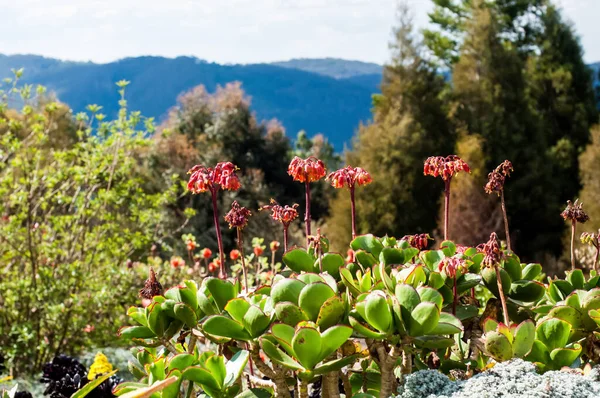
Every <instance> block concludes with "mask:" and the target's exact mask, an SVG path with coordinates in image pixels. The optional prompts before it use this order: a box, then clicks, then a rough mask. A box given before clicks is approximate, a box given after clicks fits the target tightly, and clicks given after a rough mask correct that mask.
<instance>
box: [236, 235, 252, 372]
mask: <svg viewBox="0 0 600 398" xmlns="http://www.w3.org/2000/svg"><path fill="white" fill-rule="evenodd" d="M237 241H238V250H239V251H240V259H241V260H242V272H243V273H244V290H245V291H246V294H248V272H247V271H246V259H245V258H244V240H243V237H242V229H241V228H237ZM251 361H252V360H251ZM250 369H252V364H250ZM252 374H254V373H252Z"/></svg>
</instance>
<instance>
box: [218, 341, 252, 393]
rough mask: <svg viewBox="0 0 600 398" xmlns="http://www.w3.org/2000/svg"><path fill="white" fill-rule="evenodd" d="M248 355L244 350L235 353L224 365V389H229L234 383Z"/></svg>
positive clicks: (240, 373)
mask: <svg viewBox="0 0 600 398" xmlns="http://www.w3.org/2000/svg"><path fill="white" fill-rule="evenodd" d="M248 358H249V353H248V351H246V350H241V351H238V352H236V353H235V355H234V356H233V357H231V359H230V360H229V361H228V362H227V365H225V369H226V374H227V376H226V377H225V383H224V387H225V388H229V387H231V386H232V385H233V383H235V382H236V381H237V380H238V379H239V378H240V376H241V375H242V373H244V368H245V367H246V364H247V363H248Z"/></svg>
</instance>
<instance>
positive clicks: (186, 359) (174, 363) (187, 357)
mask: <svg viewBox="0 0 600 398" xmlns="http://www.w3.org/2000/svg"><path fill="white" fill-rule="evenodd" d="M195 361H196V357H195V356H194V355H192V354H186V353H181V354H177V355H175V356H174V357H173V358H171V360H170V361H169V371H171V370H173V369H178V370H184V369H185V368H187V367H188V366H192V365H193V364H194V362H195Z"/></svg>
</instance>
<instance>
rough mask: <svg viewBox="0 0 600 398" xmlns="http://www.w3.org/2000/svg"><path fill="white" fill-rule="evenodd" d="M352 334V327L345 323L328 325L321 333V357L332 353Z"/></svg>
mask: <svg viewBox="0 0 600 398" xmlns="http://www.w3.org/2000/svg"><path fill="white" fill-rule="evenodd" d="M350 336H352V328H351V327H350V326H346V325H337V326H333V327H330V328H329V329H327V330H326V331H325V332H324V333H321V341H322V346H321V353H320V355H319V356H320V357H321V358H322V359H324V358H327V357H328V356H329V355H331V354H333V353H334V352H335V351H336V350H337V349H338V348H340V347H341V346H342V344H344V343H345V342H346V341H347V340H348V339H349V338H350Z"/></svg>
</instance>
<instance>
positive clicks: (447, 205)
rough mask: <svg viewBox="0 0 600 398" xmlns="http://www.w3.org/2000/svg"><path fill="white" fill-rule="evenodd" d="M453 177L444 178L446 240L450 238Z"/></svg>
mask: <svg viewBox="0 0 600 398" xmlns="http://www.w3.org/2000/svg"><path fill="white" fill-rule="evenodd" d="M451 181H452V178H451V177H450V178H448V179H447V180H444V186H445V187H444V240H448V220H449V218H450V214H449V213H450V182H451Z"/></svg>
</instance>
